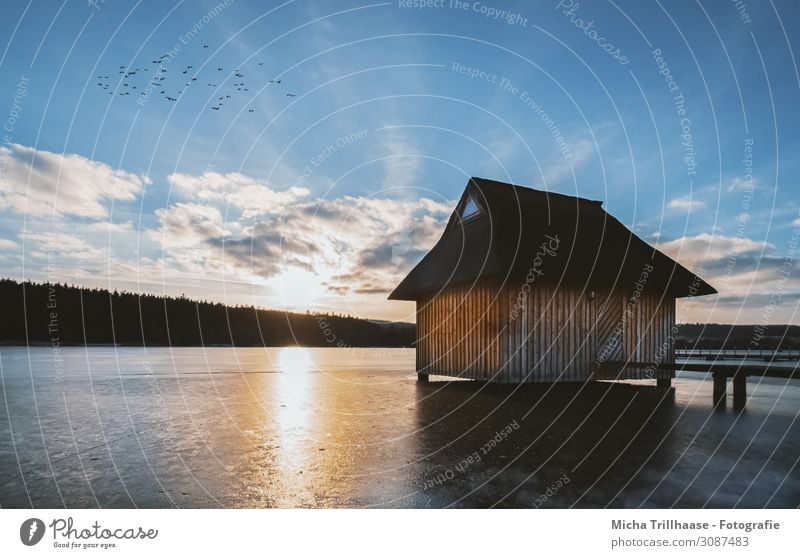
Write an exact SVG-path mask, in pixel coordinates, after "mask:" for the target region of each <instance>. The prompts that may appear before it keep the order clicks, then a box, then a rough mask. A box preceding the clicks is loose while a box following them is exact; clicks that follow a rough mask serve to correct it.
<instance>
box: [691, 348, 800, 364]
mask: <svg viewBox="0 0 800 558" xmlns="http://www.w3.org/2000/svg"><path fill="white" fill-rule="evenodd" d="M675 358H694V359H697V358H702V359H705V360H763V361H765V362H775V361H778V360H800V348H797V349H784V350H782V351H773V350H771V349H749V348H748V349H675Z"/></svg>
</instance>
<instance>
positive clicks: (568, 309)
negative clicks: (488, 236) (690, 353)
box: [417, 281, 675, 383]
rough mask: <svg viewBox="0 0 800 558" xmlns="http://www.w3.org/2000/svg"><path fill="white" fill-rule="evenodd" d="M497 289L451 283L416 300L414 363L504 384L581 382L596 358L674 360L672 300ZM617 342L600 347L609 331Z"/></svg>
mask: <svg viewBox="0 0 800 558" xmlns="http://www.w3.org/2000/svg"><path fill="white" fill-rule="evenodd" d="M521 289H522V285H507V286H506V287H505V288H502V289H500V288H498V286H497V285H496V284H493V283H491V282H486V281H484V282H480V283H478V284H476V285H472V286H470V285H467V286H454V287H450V288H449V289H447V290H446V291H444V292H442V293H440V294H438V295H437V296H429V297H426V298H423V299H421V300H419V301H417V328H418V329H417V335H418V342H417V370H418V371H420V372H424V373H428V374H435V375H444V376H452V377H460V378H468V379H476V380H491V381H497V382H505V383H520V382H554V381H583V380H586V379H588V378H589V377H590V375H591V374H592V370H593V368H594V366H593V365H595V364H596V363H598V362H601V361H603V360H611V359H612V358H613V359H615V360H616V359H617V358H620V357H621V358H623V359H625V358H627V359H628V360H630V361H631V362H637V363H654V364H658V363H665V364H666V363H669V364H672V363H674V361H675V353H674V346H673V345H674V344H673V343H672V339H671V337H670V336H671V329H672V327H673V326H674V325H675V322H674V320H675V301H674V299H671V298H665V299H664V300H661V298H660V297H656V296H650V295H643V296H641V297H640V298H639V299H638V302H636V303H635V304H629V300H630V299H629V294H624V293H620V292H613V293H607V292H606V293H600V292H597V293H595V295H594V296H593V297H592V296H590V294H589V292H588V291H587V292H581V291H580V290H577V289H569V288H567V289H565V288H561V289H556V288H555V287H552V286H547V285H537V286H535V288H532V289H531V290H530V291H528V292H527V293H526V294H525V295H520V293H521ZM614 328H617V329H618V330H619V329H621V331H622V334H621V335H620V336H619V339H618V341H617V346H616V347H615V350H614V351H613V352H611V353H608V352H606V353H603V354H605V355H606V358H605V359H603V358H601V356H600V354H601V351H600V349H601V347H602V343H604V342H606V341H607V338H608V335H609V331H611V330H613V329H614ZM671 376H672V373H671V372H669V371H659V372H656V373H655V375H653V370H649V371H647V370H644V369H639V370H628V371H626V372H625V373H624V374H623V375H622V376H620V377H623V378H628V379H633V378H653V377H671Z"/></svg>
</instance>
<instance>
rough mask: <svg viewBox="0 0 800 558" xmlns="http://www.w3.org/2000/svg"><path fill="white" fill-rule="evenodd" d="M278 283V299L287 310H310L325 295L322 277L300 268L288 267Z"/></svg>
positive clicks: (279, 277) (276, 286)
mask: <svg viewBox="0 0 800 558" xmlns="http://www.w3.org/2000/svg"><path fill="white" fill-rule="evenodd" d="M276 282H277V284H276V285H275V291H276V295H277V298H278V299H279V300H280V301H281V303H282V304H283V306H284V307H286V308H295V309H305V308H310V307H312V306H314V304H315V303H316V302H317V301H318V300H319V299H320V297H322V296H323V295H324V294H325V287H324V286H323V285H322V281H321V279H320V277H319V276H318V275H315V274H314V273H311V272H310V271H307V270H305V269H300V268H299V267H287V268H286V269H285V270H284V271H283V273H281V274H280V275H279V276H278V277H277V279H276Z"/></svg>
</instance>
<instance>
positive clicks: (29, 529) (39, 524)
mask: <svg viewBox="0 0 800 558" xmlns="http://www.w3.org/2000/svg"><path fill="white" fill-rule="evenodd" d="M42 537H44V521H42V520H41V519H38V518H36V517H32V518H30V519H26V520H25V521H23V522H22V526H21V527H20V528H19V539H20V540H21V541H22V544H24V545H25V546H33V545H35V544H36V543H38V542H39V541H40V540H42Z"/></svg>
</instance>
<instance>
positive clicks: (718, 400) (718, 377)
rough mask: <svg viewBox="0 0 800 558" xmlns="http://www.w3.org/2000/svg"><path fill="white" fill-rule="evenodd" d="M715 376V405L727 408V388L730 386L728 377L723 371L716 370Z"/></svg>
mask: <svg viewBox="0 0 800 558" xmlns="http://www.w3.org/2000/svg"><path fill="white" fill-rule="evenodd" d="M713 376H714V407H716V408H719V409H724V408H725V390H726V389H727V388H728V385H727V384H728V378H727V377H726V376H725V374H724V373H722V372H715V373H714V374H713Z"/></svg>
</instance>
